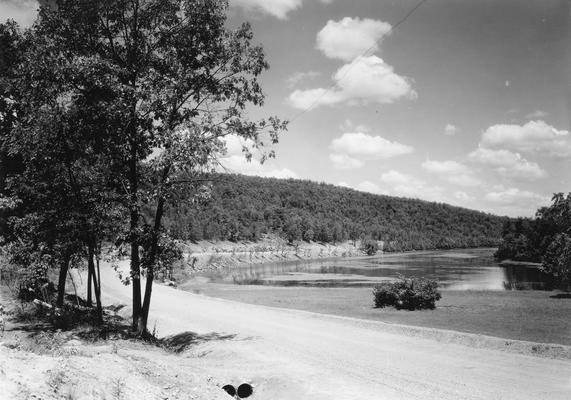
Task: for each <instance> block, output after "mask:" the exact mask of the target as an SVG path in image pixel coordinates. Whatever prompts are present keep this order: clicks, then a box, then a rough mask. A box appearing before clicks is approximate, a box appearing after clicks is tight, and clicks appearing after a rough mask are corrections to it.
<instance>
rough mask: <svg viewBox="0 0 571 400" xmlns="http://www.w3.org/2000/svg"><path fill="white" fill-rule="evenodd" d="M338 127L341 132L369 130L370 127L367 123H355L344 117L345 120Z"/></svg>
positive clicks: (363, 131) (365, 131) (364, 131)
mask: <svg viewBox="0 0 571 400" xmlns="http://www.w3.org/2000/svg"><path fill="white" fill-rule="evenodd" d="M339 128H340V129H341V130H342V131H343V132H362V133H368V132H371V128H369V127H368V126H367V125H362V124H355V123H354V122H353V121H351V120H350V119H346V120H345V121H343V123H342V124H341V126H340V127H339Z"/></svg>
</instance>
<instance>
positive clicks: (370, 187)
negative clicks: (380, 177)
mask: <svg viewBox="0 0 571 400" xmlns="http://www.w3.org/2000/svg"><path fill="white" fill-rule="evenodd" d="M356 189H357V190H360V191H361V192H368V193H373V194H382V191H381V188H380V186H379V185H377V184H376V183H373V182H371V181H364V182H361V183H359V184H358V185H357V187H356Z"/></svg>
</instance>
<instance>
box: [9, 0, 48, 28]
mask: <svg viewBox="0 0 571 400" xmlns="http://www.w3.org/2000/svg"><path fill="white" fill-rule="evenodd" d="M38 8H39V5H38V2H37V1H35V0H1V1H0V23H4V22H6V20H7V19H13V20H14V21H16V22H17V23H18V24H20V25H22V26H30V25H32V23H33V22H34V21H35V19H36V17H37V15H38V13H37V10H38Z"/></svg>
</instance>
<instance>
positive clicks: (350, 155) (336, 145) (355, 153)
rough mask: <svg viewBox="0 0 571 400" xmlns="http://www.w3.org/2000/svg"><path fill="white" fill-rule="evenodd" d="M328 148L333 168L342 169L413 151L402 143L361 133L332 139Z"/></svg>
mask: <svg viewBox="0 0 571 400" xmlns="http://www.w3.org/2000/svg"><path fill="white" fill-rule="evenodd" d="M329 148H330V149H331V151H332V152H333V153H332V154H331V155H330V156H329V157H330V159H331V161H333V164H334V166H336V167H337V168H342V169H348V168H360V167H362V166H363V160H374V159H386V158H391V157H397V156H401V155H404V154H409V153H412V152H413V151H414V149H413V148H412V147H410V146H407V145H404V144H402V143H398V142H391V141H390V140H387V139H385V138H383V137H381V136H372V135H368V134H366V133H362V132H356V133H344V134H343V135H341V136H340V137H338V138H336V139H333V141H332V142H331V144H330V146H329Z"/></svg>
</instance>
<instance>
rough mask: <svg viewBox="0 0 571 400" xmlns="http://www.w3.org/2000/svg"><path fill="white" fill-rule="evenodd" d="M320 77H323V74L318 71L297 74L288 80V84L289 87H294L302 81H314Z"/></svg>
mask: <svg viewBox="0 0 571 400" xmlns="http://www.w3.org/2000/svg"><path fill="white" fill-rule="evenodd" d="M319 75H321V73H320V72H317V71H307V72H296V73H295V74H292V75H291V76H290V77H289V78H287V84H288V86H289V87H294V86H295V85H297V84H298V83H299V82H301V81H304V80H309V79H314V78H316V77H318V76H319Z"/></svg>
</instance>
